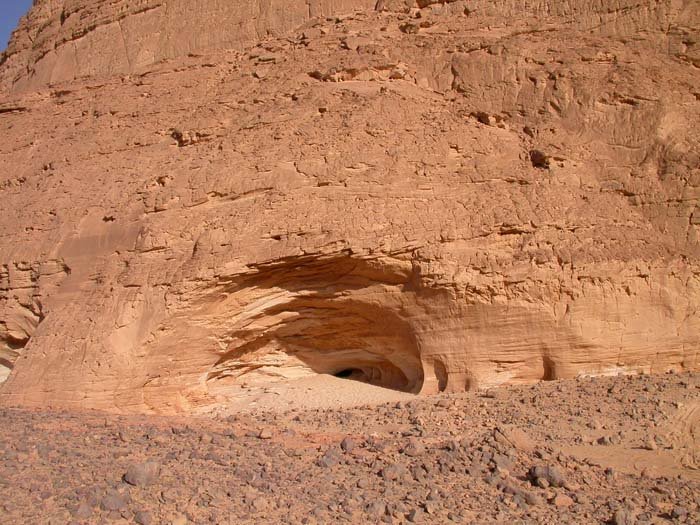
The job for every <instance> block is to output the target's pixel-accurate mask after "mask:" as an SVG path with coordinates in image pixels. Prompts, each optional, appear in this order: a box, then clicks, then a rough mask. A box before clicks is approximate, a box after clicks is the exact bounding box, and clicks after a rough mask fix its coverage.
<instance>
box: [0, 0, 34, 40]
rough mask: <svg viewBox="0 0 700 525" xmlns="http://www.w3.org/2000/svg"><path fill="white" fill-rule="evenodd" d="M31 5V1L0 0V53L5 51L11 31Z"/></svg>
mask: <svg viewBox="0 0 700 525" xmlns="http://www.w3.org/2000/svg"><path fill="white" fill-rule="evenodd" d="M31 5H32V0H0V51H4V50H5V48H6V47H7V41H8V40H9V39H10V34H11V33H12V30H13V29H14V28H15V27H17V22H19V19H20V17H21V16H22V15H23V14H24V13H26V12H27V11H29V8H30V7H31Z"/></svg>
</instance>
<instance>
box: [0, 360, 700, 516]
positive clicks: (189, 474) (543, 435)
mask: <svg viewBox="0 0 700 525" xmlns="http://www.w3.org/2000/svg"><path fill="white" fill-rule="evenodd" d="M292 393H293V394H294V395H293V396H291V397H290V395H291V394H292ZM290 399H292V400H294V401H292V402H290ZM227 412H228V413H227ZM0 420H1V421H2V422H3V425H2V427H1V429H0V457H1V458H2V461H1V462H0V500H1V503H0V512H1V514H2V516H3V517H2V523H3V524H7V525H10V524H27V523H48V524H51V525H58V524H66V523H70V524H93V523H94V524H103V523H104V524H107V523H109V524H112V523H114V524H117V523H123V524H126V523H137V524H140V525H147V524H172V525H184V524H200V523H216V524H229V523H230V524H234V523H235V524H238V523H290V524H291V523H294V524H296V523H304V524H323V523H392V524H401V523H436V524H437V523H440V524H441V523H465V524H466V523H475V524H477V523H548V524H559V523H612V524H617V525H623V524H625V525H627V524H633V523H635V524H644V523H649V524H651V523H699V522H700V518H699V516H700V514H699V512H700V470H698V467H700V444H699V441H698V438H699V436H700V375H698V374H696V373H693V374H690V373H685V374H679V375H673V374H665V375H652V376H618V377H601V378H580V379H577V380H560V381H549V382H541V383H538V384H535V385H531V386H510V387H504V388H500V389H496V390H487V391H480V392H469V393H460V394H449V395H446V394H442V395H436V396H413V395H409V394H405V393H399V392H395V391H391V390H385V389H381V388H378V387H374V386H370V385H365V384H363V383H359V382H356V381H351V380H344V379H338V378H334V377H332V376H317V377H316V378H313V379H308V378H307V379H302V380H297V381H290V382H286V383H285V382H282V383H279V384H278V385H277V386H275V387H268V388H266V389H260V390H257V391H256V390H255V389H251V392H250V393H249V397H248V398H247V399H246V401H245V403H243V402H241V405H240V406H234V407H230V408H229V409H228V410H224V409H222V408H220V409H219V413H214V414H209V415H207V416H201V417H193V416H188V417H172V416H168V417H164V416H157V415H150V416H147V415H144V416H120V415H116V416H115V415H112V414H105V413H100V412H95V411H89V412H49V411H42V410H27V409H8V408H5V409H2V410H1V411H0Z"/></svg>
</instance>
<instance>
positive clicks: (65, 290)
mask: <svg viewBox="0 0 700 525" xmlns="http://www.w3.org/2000/svg"><path fill="white" fill-rule="evenodd" d="M419 5H420V6H421V7H420V8H419V7H416V6H414V5H413V3H412V2H408V3H406V2H398V1H391V0H387V1H384V2H379V3H377V4H376V5H375V2H374V1H371V2H366V1H361V0H357V1H351V0H333V1H331V0H318V1H311V2H284V3H282V2H274V1H273V2H256V1H253V0H251V1H246V2H236V3H230V2H219V1H215V0H210V1H208V2H205V3H204V4H203V7H201V8H198V9H196V10H192V9H191V7H190V3H188V2H184V1H174V2H170V1H169V2H167V3H166V2H164V1H162V0H161V1H159V0H146V1H139V2H136V1H126V0H124V1H121V2H109V3H108V2H102V1H87V0H71V1H68V0H65V1H59V0H51V1H49V0H42V1H38V2H36V5H35V6H34V7H33V9H32V10H31V12H30V14H29V15H28V17H26V18H25V19H24V20H23V21H22V22H21V24H20V27H19V30H18V31H17V32H16V33H15V34H14V37H13V40H12V42H11V44H10V47H9V49H8V51H7V52H6V53H5V54H4V55H3V58H2V66H0V89H2V95H1V96H0V133H2V136H3V137H4V140H3V141H2V142H1V143H0V162H2V165H3V166H5V167H6V168H5V169H4V170H2V172H0V195H1V196H2V201H3V209H4V213H3V218H2V221H1V223H0V224H1V226H2V228H0V370H4V372H2V376H0V380H2V378H4V377H5V376H7V375H8V374H9V378H8V379H7V381H6V382H5V383H4V385H3V387H2V391H1V392H0V402H2V403H4V404H10V405H43V406H46V405H54V406H61V407H92V408H101V409H108V410H124V411H162V412H176V411H192V410H208V409H210V408H212V407H214V406H216V405H217V404H221V403H225V401H226V400H227V399H230V398H231V397H235V396H237V395H238V394H239V393H240V392H241V391H242V389H244V388H245V387H246V386H251V385H266V384H269V383H272V382H274V381H277V380H280V379H288V378H296V377H303V376H306V375H310V374H317V373H329V374H336V375H339V376H342V377H348V378H354V379H360V380H364V381H368V382H372V383H374V384H379V385H383V386H388V387H391V388H395V389H399V390H404V391H407V392H437V391H445V390H447V391H459V390H465V389H474V388H480V387H490V386H495V385H500V384H504V383H529V382H533V381H537V380H541V379H555V378H567V377H574V376H576V375H581V374H607V373H617V372H664V371H667V370H682V369H697V368H698V350H699V349H700V316H699V315H698V311H697V309H698V306H699V305H700V264H699V257H698V256H699V255H700V247H699V245H698V231H699V230H700V207H699V206H698V195H699V193H700V189H699V188H700V157H699V152H700V138H699V136H698V134H697V123H698V122H700V105H699V103H698V100H699V99H700V90H698V87H697V86H698V85H700V73H699V72H698V56H699V55H698V44H697V42H698V39H697V37H698V34H699V27H700V5H699V4H698V3H697V2H694V1H690V0H687V1H684V0H680V1H671V0H666V1H651V0H644V1H642V2H639V1H638V0H635V1H634V2H632V1H627V0H619V1H616V2H603V3H600V2H593V1H588V0H577V1H573V2H540V3H535V4H533V3H531V2H525V1H518V0H508V1H506V0H500V1H497V2H493V1H488V2H487V1H475V2H461V1H457V2H450V3H444V4H443V3H434V2H419ZM10 371H11V374H10Z"/></svg>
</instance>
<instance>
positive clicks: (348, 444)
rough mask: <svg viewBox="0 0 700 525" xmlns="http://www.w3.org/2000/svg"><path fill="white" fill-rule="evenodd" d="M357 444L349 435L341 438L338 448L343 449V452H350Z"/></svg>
mask: <svg viewBox="0 0 700 525" xmlns="http://www.w3.org/2000/svg"><path fill="white" fill-rule="evenodd" d="M356 446H357V444H356V443H355V440H353V439H352V438H351V437H349V436H348V437H346V438H345V439H343V441H341V442H340V448H341V449H343V452H346V453H348V454H349V453H350V452H352V451H353V450H355V447H356Z"/></svg>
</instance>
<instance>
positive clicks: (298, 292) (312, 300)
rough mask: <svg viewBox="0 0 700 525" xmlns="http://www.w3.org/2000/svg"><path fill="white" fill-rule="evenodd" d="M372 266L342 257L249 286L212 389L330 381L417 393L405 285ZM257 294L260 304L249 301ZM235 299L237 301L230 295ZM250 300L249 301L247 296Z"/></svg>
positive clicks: (242, 291)
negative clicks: (314, 378) (316, 377)
mask: <svg viewBox="0 0 700 525" xmlns="http://www.w3.org/2000/svg"><path fill="white" fill-rule="evenodd" d="M409 278H410V276H403V277H401V278H399V277H397V276H396V275H395V274H390V275H382V273H381V272H379V271H377V268H376V266H369V265H368V264H367V263H366V262H365V261H358V260H354V259H351V258H340V259H335V260H332V261H326V260H324V261H310V262H307V263H305V264H303V265H297V266H295V267H294V268H286V267H285V268H280V267H277V268H275V269H274V270H270V271H269V273H266V274H263V275H260V276H259V279H256V280H255V282H252V283H250V284H249V286H248V287H240V288H239V289H238V290H237V291H236V294H237V295H238V298H237V301H236V303H237V304H238V305H240V304H241V303H242V302H243V301H242V300H241V297H245V299H247V300H246V301H245V303H244V305H243V307H242V308H240V306H239V308H240V310H241V311H242V314H239V315H238V316H237V317H236V318H235V321H234V323H233V325H234V330H233V331H232V332H231V336H230V339H231V342H230V343H229V349H228V350H227V352H226V353H224V354H222V355H221V356H220V359H219V361H218V362H217V363H216V364H215V366H214V367H213V369H212V370H211V371H210V373H209V375H208V377H207V382H208V384H209V386H210V387H214V386H216V387H222V386H225V385H226V384H230V385H235V384H237V383H241V382H245V383H246V384H251V383H254V384H266V383H271V382H274V381H276V380H284V379H293V378H296V377H303V376H304V375H312V374H328V375H331V376H335V377H338V378H341V379H348V380H354V381H360V382H363V383H368V384H372V385H375V386H380V387H384V388H389V389H393V390H398V391H402V392H411V393H418V392H419V391H420V389H421V387H422V385H423V366H422V363H421V360H420V352H419V348H418V344H417V341H416V338H415V335H414V333H413V330H412V327H411V325H410V322H409V320H408V319H406V318H405V317H403V316H402V315H401V314H400V312H401V311H402V308H401V307H402V305H404V304H405V303H406V300H407V298H406V294H405V292H404V290H403V286H402V282H401V281H402V280H408V279H409ZM251 295H253V297H250V296H251ZM231 296H233V294H231ZM246 296H247V297H246Z"/></svg>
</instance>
